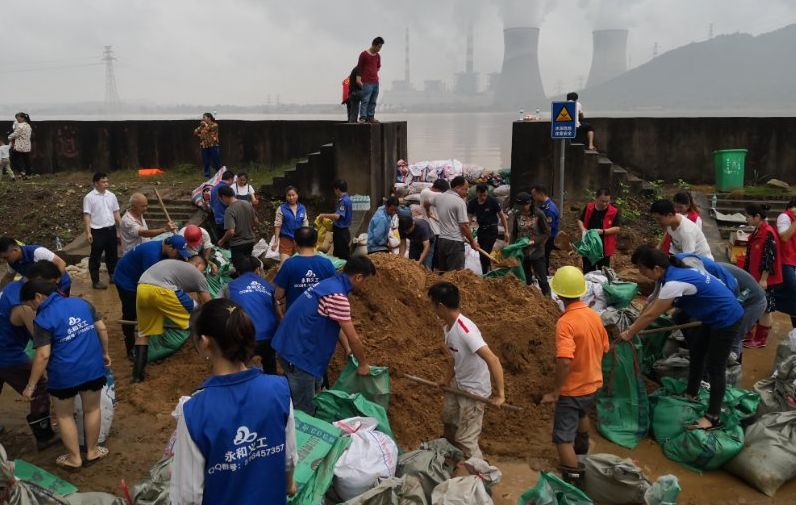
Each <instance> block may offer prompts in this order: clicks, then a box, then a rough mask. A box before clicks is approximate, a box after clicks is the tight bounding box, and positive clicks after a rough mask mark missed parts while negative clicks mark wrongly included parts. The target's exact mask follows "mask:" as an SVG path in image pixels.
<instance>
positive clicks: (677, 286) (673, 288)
mask: <svg viewBox="0 0 796 505" xmlns="http://www.w3.org/2000/svg"><path fill="white" fill-rule="evenodd" d="M695 294H697V287H696V286H694V285H693V284H691V283H690V282H683V281H669V282H667V283H666V284H664V285H663V287H662V288H661V289H660V291H659V292H658V298H660V299H661V300H673V299H675V298H680V297H681V296H691V295H695Z"/></svg>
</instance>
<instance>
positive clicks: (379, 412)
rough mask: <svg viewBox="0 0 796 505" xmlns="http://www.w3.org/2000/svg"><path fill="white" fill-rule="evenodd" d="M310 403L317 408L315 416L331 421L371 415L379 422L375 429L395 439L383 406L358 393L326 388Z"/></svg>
mask: <svg viewBox="0 0 796 505" xmlns="http://www.w3.org/2000/svg"><path fill="white" fill-rule="evenodd" d="M312 403H314V404H315V406H316V407H317V409H318V410H317V411H316V412H315V417H317V418H318V419H321V420H323V421H326V422H328V423H333V422H335V421H340V420H341V419H348V418H350V417H372V418H374V419H376V420H377V421H378V422H379V425H378V426H377V427H376V429H377V430H378V431H380V432H382V433H384V434H386V435H387V436H389V437H390V438H392V439H393V440H395V435H393V433H392V429H391V428H390V420H389V419H388V418H387V411H386V410H384V407H382V406H381V405H378V404H376V403H373V402H371V401H368V400H367V398H365V397H364V396H362V395H361V394H359V393H355V394H349V393H346V392H345V391H337V390H334V389H327V390H325V391H321V392H320V393H318V394H317V395H315V398H313V399H312Z"/></svg>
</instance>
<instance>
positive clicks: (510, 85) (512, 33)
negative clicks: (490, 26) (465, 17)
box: [495, 27, 549, 110]
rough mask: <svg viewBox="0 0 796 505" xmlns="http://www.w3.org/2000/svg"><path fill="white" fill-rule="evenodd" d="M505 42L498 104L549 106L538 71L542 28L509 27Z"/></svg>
mask: <svg viewBox="0 0 796 505" xmlns="http://www.w3.org/2000/svg"><path fill="white" fill-rule="evenodd" d="M503 44H504V48H503V68H502V70H501V73H500V81H499V83H498V86H497V93H495V106H496V107H498V108H500V109H503V110H520V109H525V110H533V109H535V108H537V107H538V108H541V109H543V110H546V109H547V108H548V107H549V104H548V103H547V101H548V100H547V97H546V96H545V94H544V86H542V75H541V73H540V72H539V55H538V52H539V28H524V27H523V28H506V29H505V30H503Z"/></svg>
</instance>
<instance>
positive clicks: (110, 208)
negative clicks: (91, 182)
mask: <svg viewBox="0 0 796 505" xmlns="http://www.w3.org/2000/svg"><path fill="white" fill-rule="evenodd" d="M118 211H119V201H118V200H117V199H116V195H114V194H113V193H111V192H110V191H108V190H107V189H106V190H105V192H104V193H100V192H99V191H97V190H96V189H93V190H91V193H89V194H87V195H86V196H85V197H84V198H83V214H88V215H89V216H91V228H92V229H94V230H98V229H100V228H108V227H110V226H114V225H115V224H116V219H115V218H114V217H113V213H114V212H118Z"/></svg>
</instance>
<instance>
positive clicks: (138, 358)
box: [133, 345, 149, 384]
mask: <svg viewBox="0 0 796 505" xmlns="http://www.w3.org/2000/svg"><path fill="white" fill-rule="evenodd" d="M133 354H134V361H133V384H138V383H139V382H144V377H145V376H144V368H146V362H147V358H148V355H149V346H148V345H136V346H135V348H134V349H133Z"/></svg>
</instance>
